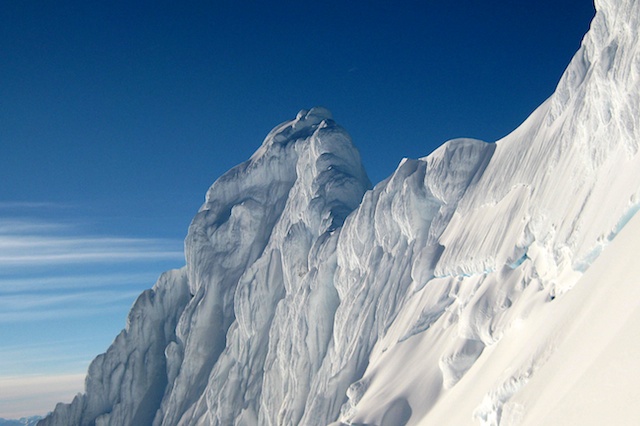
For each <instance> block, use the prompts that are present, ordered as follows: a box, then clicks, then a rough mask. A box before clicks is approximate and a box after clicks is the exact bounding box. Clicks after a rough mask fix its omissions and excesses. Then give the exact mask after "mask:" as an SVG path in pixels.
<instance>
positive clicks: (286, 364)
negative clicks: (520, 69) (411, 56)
mask: <svg viewBox="0 0 640 426" xmlns="http://www.w3.org/2000/svg"><path fill="white" fill-rule="evenodd" d="M596 8H597V13H596V16H595V18H594V21H593V23H592V26H591V29H590V31H589V33H588V34H587V35H586V36H585V39H584V41H583V44H582V46H581V48H580V50H579V51H578V53H577V54H576V56H575V57H574V59H573V60H572V62H571V64H570V65H569V67H568V69H567V70H566V72H565V73H564V75H563V77H562V79H561V81H560V83H559V85H558V88H557V90H556V92H555V93H554V94H553V95H552V96H551V97H550V98H549V99H548V100H547V101H546V102H545V103H544V104H542V105H541V106H540V107H539V108H538V109H537V110H536V111H535V112H534V113H533V114H532V115H531V117H529V118H528V119H527V120H526V121H525V122H524V123H523V124H522V125H521V126H520V127H519V128H518V129H516V130H515V131H514V132H513V133H511V134H510V135H508V136H507V137H505V138H504V139H502V140H500V141H497V142H496V143H493V144H488V143H485V142H481V141H477V140H471V139H457V140H452V141H449V142H447V143H445V144H444V145H443V146H441V147H440V148H438V149H437V150H436V151H434V152H433V153H432V154H430V155H429V156H427V157H424V158H421V159H418V160H409V159H405V160H403V161H402V162H401V163H400V165H399V166H398V168H397V170H396V171H395V173H394V174H393V175H392V176H391V177H389V178H388V179H387V180H385V181H383V182H381V183H379V184H378V185H376V186H375V188H373V189H371V190H369V188H370V183H369V180H368V178H367V176H366V173H365V171H364V169H363V167H362V165H361V163H360V157H359V154H358V152H357V150H356V149H355V148H354V146H353V145H352V143H351V140H350V138H349V136H348V135H347V133H346V131H345V130H343V129H342V128H341V127H340V126H338V125H337V124H336V123H335V122H334V121H333V120H332V118H331V114H330V113H329V111H327V110H326V109H323V108H313V109H311V110H310V111H301V112H300V113H299V114H298V115H297V117H296V118H295V119H294V120H291V121H288V122H285V123H283V124H281V125H280V126H278V127H276V128H275V129H274V130H273V131H271V133H269V135H268V136H267V137H266V139H265V141H264V142H263V144H262V146H261V147H260V148H259V149H258V151H256V153H255V154H254V155H253V156H252V157H251V158H250V159H249V160H248V161H247V162H245V163H242V164H241V165H239V166H237V167H235V168H233V169H232V170H230V171H229V172H227V173H226V174H224V175H223V176H222V177H220V178H219V179H218V180H217V181H216V182H215V183H214V184H213V185H212V186H211V188H210V189H209V191H208V192H207V195H206V201H205V203H204V204H203V206H202V207H201V208H200V210H199V212H198V214H197V215H196V216H195V218H194V219H193V221H192V223H191V226H190V228H189V233H188V236H187V238H186V241H185V255H186V266H185V267H184V268H182V269H181V270H176V271H169V272H167V273H165V274H164V275H163V276H162V277H161V278H160V280H159V281H158V282H157V283H156V284H155V286H154V287H153V289H151V290H148V291H146V292H144V293H143V294H142V295H141V296H140V297H139V299H138V300H137V301H136V303H135V304H134V306H133V308H132V309H131V312H130V314H129V317H128V321H127V327H126V329H125V330H124V331H122V333H121V334H120V335H119V336H118V337H117V338H116V339H115V341H114V343H113V345H112V346H111V347H110V348H109V350H108V351H107V352H106V353H105V354H103V355H100V356H98V357H97V358H96V359H95V360H94V361H93V363H92V364H91V366H90V368H89V372H88V375H87V379H86V392H85V393H84V394H82V395H78V396H77V397H76V398H75V399H74V401H73V402H72V403H71V404H59V405H58V407H56V410H55V411H54V412H53V413H52V414H51V415H49V416H48V417H47V418H46V419H44V420H43V421H41V422H40V423H39V424H40V425H65V426H68V425H92V424H96V425H146V424H154V425H166V426H169V425H296V424H303V425H326V424H332V423H333V424H335V425H339V424H359V425H363V424H367V425H374V424H375V425H396V426H397V425H405V424H408V425H418V424H424V425H426V424H452V425H462V424H485V425H495V424H501V425H515V424H531V425H539V424H546V425H548V424H637V422H638V421H639V419H640V406H638V404H637V403H636V401H637V400H638V397H640V391H638V388H637V386H636V384H637V382H638V379H640V369H639V368H638V361H637V360H638V359H640V344H639V343H638V339H637V336H638V335H639V334H638V333H640V279H638V278H637V274H636V273H634V270H635V268H634V261H635V254H636V253H637V252H639V251H640V217H634V214H635V213H636V211H637V210H638V209H639V207H640V198H639V197H640V153H639V152H638V149H639V144H640V84H639V82H640V35H639V34H638V29H639V28H640V3H639V2H638V1H637V0H599V1H596Z"/></svg>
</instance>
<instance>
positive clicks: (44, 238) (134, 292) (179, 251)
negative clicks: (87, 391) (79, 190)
mask: <svg viewBox="0 0 640 426" xmlns="http://www.w3.org/2000/svg"><path fill="white" fill-rule="evenodd" d="M69 211H70V210H65V209H64V208H62V207H61V206H59V205H54V204H50V203H7V202H0V341H1V342H3V344H2V345H0V417H19V416H22V415H32V414H36V413H39V414H45V413H46V412H48V411H50V410H52V409H53V408H54V406H55V403H56V402H59V401H64V400H66V401H70V400H71V399H72V397H73V396H74V395H75V394H76V393H77V392H79V391H81V390H82V383H83V380H84V372H85V371H86V367H87V365H88V363H89V361H90V360H91V359H92V358H93V357H94V356H95V355H97V354H98V353H99V352H100V351H102V350H104V349H106V347H105V345H108V343H109V341H110V340H109V339H113V338H114V337H115V336H116V334H117V332H118V330H119V328H121V327H124V325H125V316H124V313H126V311H127V310H128V309H129V307H130V306H131V304H132V303H133V301H134V300H135V299H136V297H137V296H138V295H139V294H140V292H141V291H142V290H143V289H145V288H150V287H151V286H153V284H154V283H155V281H156V280H157V278H158V276H159V275H160V273H162V271H163V270H166V269H169V268H172V267H180V266H182V265H184V254H183V248H182V247H183V243H182V240H181V239H180V240H170V239H164V238H140V237H137V236H121V235H108V234H107V233H105V232H104V229H102V230H100V231H101V232H92V229H94V228H95V227H92V226H91V218H90V217H88V218H87V217H82V218H80V220H78V216H77V213H76V216H75V217H71V216H68V215H67V213H68V212H69ZM42 212H47V214H49V213H51V212H54V213H55V214H49V215H48V216H46V217H45V216H43V213H42ZM74 212H75V210H74ZM97 329H98V330H103V331H102V333H104V330H114V331H111V332H113V335H112V336H111V335H109V336H103V335H99V333H100V331H96V330H97ZM111 332H109V333H111ZM43 340H46V342H45V341H43ZM63 340H64V342H63ZM103 348H104V349H103ZM94 352H95V353H94ZM9 372H11V374H13V375H16V376H17V375H19V374H22V373H25V372H28V373H42V372H51V373H54V374H56V373H73V374H67V375H57V376H51V375H48V376H33V375H31V376H20V377H6V374H7V373H9ZM76 373H78V374H76ZM3 374H4V375H5V376H4V377H3Z"/></svg>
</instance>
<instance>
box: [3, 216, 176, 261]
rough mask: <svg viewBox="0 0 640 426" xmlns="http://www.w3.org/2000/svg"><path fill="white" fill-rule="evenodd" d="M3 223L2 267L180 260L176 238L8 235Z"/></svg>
mask: <svg viewBox="0 0 640 426" xmlns="http://www.w3.org/2000/svg"><path fill="white" fill-rule="evenodd" d="M2 231H3V230H2V225H1V224H0V266H4V267H11V266H26V265H48V264H60V263H87V262H91V263H104V262H130V261H141V260H157V259H164V260H172V259H175V260H181V259H183V258H184V255H183V252H182V250H180V249H176V246H177V247H180V245H178V244H176V242H175V241H169V240H164V239H150V238H139V239H136V238H114V237H91V236H67V235H46V234H40V235H36V234H34V233H33V229H30V230H29V231H28V232H23V233H17V232H15V231H13V233H11V234H8V233H7V232H6V231H5V233H3V232H2Z"/></svg>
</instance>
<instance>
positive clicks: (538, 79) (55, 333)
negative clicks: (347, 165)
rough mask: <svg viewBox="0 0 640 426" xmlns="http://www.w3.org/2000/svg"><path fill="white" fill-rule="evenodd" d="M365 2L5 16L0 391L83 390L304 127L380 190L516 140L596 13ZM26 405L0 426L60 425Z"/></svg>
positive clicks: (1, 19) (119, 6) (165, 6)
mask: <svg viewBox="0 0 640 426" xmlns="http://www.w3.org/2000/svg"><path fill="white" fill-rule="evenodd" d="M363 4H364V3H362V2H350V3H347V4H345V3H343V2H338V1H329V2H325V3H324V4H323V5H322V6H321V7H318V6H317V5H314V4H306V3H297V4H296V5H295V7H292V6H291V4H289V3H287V2H274V3H264V4H263V3H260V2H256V3H249V2H228V1H193V2H186V3H180V4H175V3H174V2H169V1H158V2H150V1H134V2H125V1H114V2H79V1H62V2H55V3H53V2H51V3H47V2H40V3H36V2H4V3H3V4H2V5H0V60H1V61H2V63H3V66H2V67H0V78H1V79H2V81H3V84H2V85H0V122H1V123H2V126H0V142H1V143H2V146H3V149H4V155H2V156H0V178H1V179H2V180H3V182H5V183H6V184H5V185H3V186H2V188H0V306H2V307H3V308H4V309H5V310H4V311H3V314H2V315H0V323H1V324H3V328H2V330H3V331H2V332H1V334H0V338H2V340H3V342H5V344H6V347H10V348H13V349H12V350H13V352H11V354H15V353H21V354H22V356H21V357H20V359H15V357H14V356H13V355H11V354H10V353H8V352H3V351H2V350H0V380H3V378H6V377H7V376H11V377H31V376H34V375H42V376H43V377H45V376H51V375H60V376H66V375H70V376H73V377H77V375H78V374H83V372H84V371H86V367H87V365H88V362H89V361H90V360H91V359H92V358H93V357H94V356H95V355H97V354H98V353H100V352H102V351H104V350H105V349H106V348H107V346H108V344H109V343H110V342H111V341H112V340H113V338H114V337H115V336H116V334H117V332H118V331H119V330H120V329H122V328H123V327H124V324H125V320H126V314H127V311H128V309H129V307H130V306H131V303H132V302H133V300H134V299H135V297H136V295H137V294H139V293H140V291H142V290H143V289H146V288H150V287H151V286H152V285H153V283H154V282H155V280H156V279H157V277H158V276H159V274H160V273H161V272H163V271H165V270H167V269H171V268H176V267H181V266H182V265H183V264H184V257H183V255H182V248H183V243H182V239H183V238H184V236H185V235H186V232H187V227H188V224H189V221H190V219H191V217H193V215H194V214H195V212H196V210H197V209H198V207H199V205H200V203H201V202H202V200H203V198H204V194H205V192H206V189H207V187H208V186H209V185H210V184H211V183H212V182H213V181H214V180H215V178H217V177H218V176H220V175H221V174H222V173H224V172H225V171H226V170H228V169H229V168H231V167H233V166H235V165H236V164H238V163H240V162H242V161H244V160H246V159H247V158H249V156H250V155H251V154H252V153H253V152H254V150H255V149H257V148H258V147H259V145H260V142H261V141H262V139H263V138H264V137H265V136H266V134H267V133H268V132H269V130H271V128H273V127H275V126H276V125H277V124H278V123H280V122H283V121H285V120H289V119H291V118H293V117H294V116H295V114H296V113H297V111H298V110H300V109H303V108H307V109H308V108H311V107H313V106H316V105H323V106H325V107H327V108H329V109H330V110H332V112H333V115H334V117H335V119H336V121H337V122H338V123H339V124H340V125H342V126H344V127H345V128H346V130H347V131H348V132H349V133H350V134H351V135H352V137H353V139H354V143H355V144H356V146H357V147H358V148H359V150H360V152H361V154H362V158H363V162H364V165H365V168H366V169H367V172H368V173H369V176H370V178H371V180H372V182H373V183H374V184H375V183H377V182H379V181H381V180H382V179H384V178H386V177H387V176H388V175H389V174H390V173H391V172H392V171H393V169H394V168H395V167H396V166H397V164H398V163H399V162H400V160H401V159H402V158H403V157H412V158H417V157H422V156H425V155H427V154H428V153H429V152H431V151H433V149H435V148H436V147H437V146H439V145H440V144H441V143H443V142H445V141H446V140H448V139H451V138H455V137H475V138H481V139H485V140H487V141H494V140H496V139H499V138H500V137H502V136H504V135H506V134H507V133H508V132H510V131H512V130H513V129H515V128H516V126H517V125H519V124H520V123H521V122H522V121H523V120H524V119H525V118H526V117H527V116H528V115H529V113H531V111H532V110H533V109H534V108H535V107H537V106H538V105H539V104H540V103H541V102H542V101H544V99H546V98H547V97H548V96H549V95H551V93H552V92H553V90H554V88H555V85H556V83H557V81H558V80H559V77H560V75H561V73H562V71H563V70H564V69H565V67H566V65H567V64H568V63H569V60H570V59H571V57H572V56H573V54H574V53H575V52H576V51H577V50H578V47H579V43H580V40H581V39H582V36H583V35H584V33H585V32H586V31H587V30H588V27H589V22H590V19H591V17H592V16H593V12H594V11H593V5H592V3H591V2H590V1H586V2H585V1H577V0H572V1H555V2H552V1H550V0H543V1H541V2H537V3H536V4H535V5H534V4H524V3H523V4H520V3H518V4H512V3H505V2H499V1H488V2H482V3H481V4H480V3H478V2H474V1H472V0H463V1H461V2H458V3H456V4H455V5H450V4H447V3H430V2H418V1H407V2H404V1H403V2H396V3H385V2H367V3H366V7H365V6H363ZM62 314H64V315H62ZM60 315H62V316H60ZM70 336H74V337H70ZM68 341H71V342H75V343H71V344H69V348H68V350H67V351H65V344H64V343H56V342H68ZM40 342H47V344H44V345H42V344H41V343H40ZM32 344H35V346H30V345H32ZM20 348H23V350H22V351H21V349H20ZM46 356H49V359H50V362H49V363H43V362H42V360H43V357H44V358H45V359H46ZM12 383H14V382H12ZM80 390H81V389H77V391H80ZM73 393H75V392H73ZM69 395H71V396H72V395H73V394H69ZM49 403H50V402H49ZM31 404H32V405H31V406H29V401H27V402H26V405H21V406H20V407H22V408H20V410H22V411H20V410H17V409H14V408H15V407H17V405H15V404H13V405H12V403H8V402H7V399H6V398H5V397H3V396H0V417H17V416H19V415H23V414H24V415H27V414H44V413H45V412H46V411H47V410H49V409H52V408H53V407H52V406H50V408H45V406H46V404H45V405H43V403H42V401H40V402H36V401H35V399H34V400H33V401H31ZM36 406H37V407H36ZM12 409H14V411H11V410H12ZM21 413H22V414H21Z"/></svg>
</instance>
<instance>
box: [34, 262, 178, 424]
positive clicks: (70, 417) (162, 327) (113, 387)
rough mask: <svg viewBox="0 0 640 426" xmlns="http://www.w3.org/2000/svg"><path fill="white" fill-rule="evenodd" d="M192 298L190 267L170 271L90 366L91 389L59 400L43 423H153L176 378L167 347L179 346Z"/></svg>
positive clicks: (144, 295)
mask: <svg viewBox="0 0 640 426" xmlns="http://www.w3.org/2000/svg"><path fill="white" fill-rule="evenodd" d="M188 300H189V292H188V287H187V280H186V273H185V270H184V268H183V269H180V270H175V271H169V272H165V273H164V274H163V275H162V276H161V277H160V278H159V279H158V282H157V283H156V285H155V286H154V287H153V289H151V290H146V291H145V292H143V293H142V294H141V295H140V296H139V297H138V299H137V300H136V302H135V303H134V305H133V307H132V308H131V311H130V312H129V316H128V318H127V326H126V328H125V329H124V330H123V331H122V332H121V333H120V334H119V335H118V337H116V339H115V340H114V342H113V344H112V345H111V347H110V348H109V349H108V350H107V352H106V353H104V354H102V355H99V356H98V357H97V358H96V359H95V360H93V362H92V363H91V365H90V366H89V372H88V373H87V378H86V381H85V394H79V395H78V396H76V397H75V398H74V400H73V402H72V403H71V404H69V405H65V404H58V406H57V407H56V409H55V411H54V412H53V414H51V415H49V416H48V417H46V418H45V419H44V420H41V421H40V422H39V423H38V424H39V425H45V426H48V425H51V426H54V425H59V426H69V425H83V426H84V425H143V424H150V423H151V421H152V420H153V415H154V413H155V410H157V407H158V405H159V403H160V401H161V400H162V395H163V390H164V388H165V387H166V386H167V383H170V382H171V381H172V379H173V377H172V375H173V374H172V366H171V365H170V363H169V362H167V359H166V358H165V351H166V350H167V351H168V350H169V348H170V347H172V345H175V340H176V335H175V330H176V324H177V321H178V318H179V317H180V314H181V313H182V310H183V309H184V306H185V305H186V303H187V301H188Z"/></svg>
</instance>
